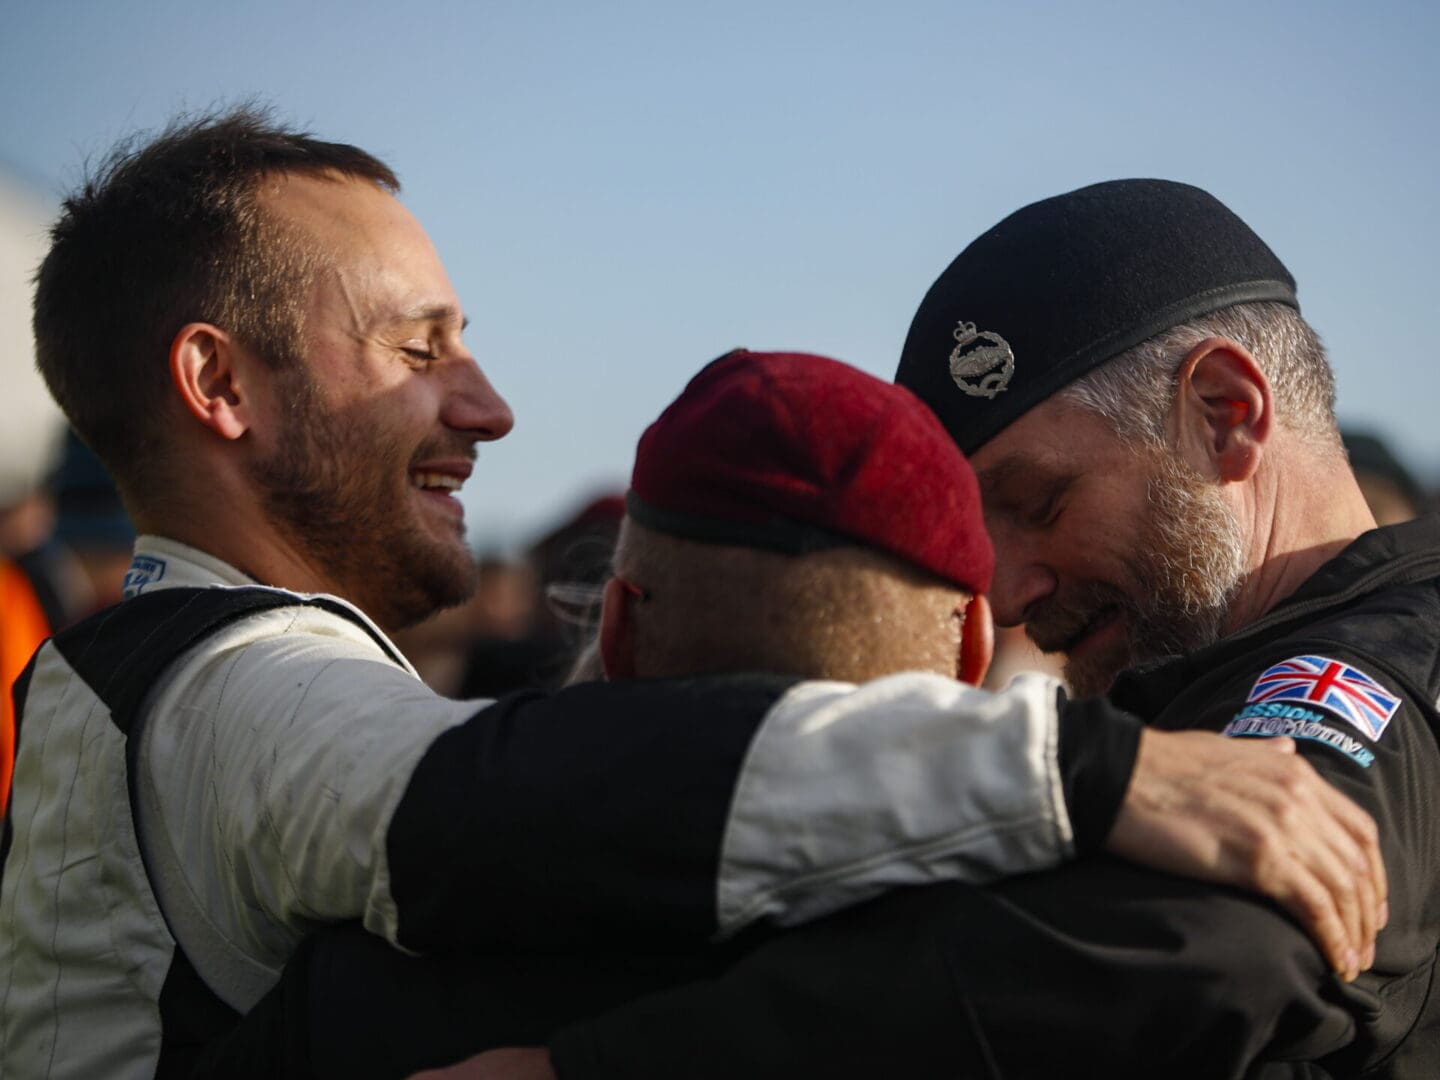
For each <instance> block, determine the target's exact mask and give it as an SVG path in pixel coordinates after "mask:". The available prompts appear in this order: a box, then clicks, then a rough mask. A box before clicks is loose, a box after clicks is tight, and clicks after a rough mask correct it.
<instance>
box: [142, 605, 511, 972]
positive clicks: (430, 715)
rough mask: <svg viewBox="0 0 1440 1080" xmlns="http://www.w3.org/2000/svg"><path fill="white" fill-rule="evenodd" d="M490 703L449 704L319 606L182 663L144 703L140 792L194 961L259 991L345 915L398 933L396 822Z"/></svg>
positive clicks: (264, 618)
mask: <svg viewBox="0 0 1440 1080" xmlns="http://www.w3.org/2000/svg"><path fill="white" fill-rule="evenodd" d="M484 704H485V703H484V702H475V701H470V702H457V701H451V700H448V699H446V698H442V697H440V696H439V695H437V694H435V693H434V692H433V691H431V690H430V689H428V688H427V687H426V686H425V685H424V684H423V683H421V682H420V680H419V679H417V678H416V677H415V676H414V675H413V674H411V673H410V672H408V671H406V670H405V669H403V668H401V667H398V666H396V665H394V664H392V663H390V662H389V661H388V659H386V658H385V657H384V656H383V655H382V654H380V653H379V651H378V650H377V649H376V648H375V646H374V645H373V643H371V642H370V641H369V639H368V638H366V637H365V636H364V635H363V633H362V632H361V631H359V630H358V629H353V630H352V628H350V627H349V625H348V624H346V623H345V622H344V621H343V620H341V619H339V618H337V617H334V616H329V615H327V614H325V613H323V612H316V611H314V610H313V609H288V608H287V609H279V610H277V611H273V612H267V613H265V614H263V615H260V616H256V617H252V618H248V619H246V620H244V621H243V622H241V623H239V624H237V625H236V626H235V627H234V628H231V629H227V630H226V631H224V632H222V633H221V634H218V635H216V637H215V638H214V639H212V640H210V641H207V642H206V643H204V644H203V645H202V646H200V648H199V650H198V652H197V653H195V654H192V655H191V656H188V657H186V658H184V659H182V660H181V661H180V662H179V664H178V665H177V669H176V674H175V675H173V676H172V677H171V678H170V679H168V681H167V682H166V683H165V684H164V685H163V686H162V688H161V689H160V690H159V691H158V692H157V694H156V695H155V697H154V698H153V699H152V702H151V704H150V705H149V707H148V708H147V718H146V721H145V727H144V734H143V739H142V744H141V745H142V764H143V767H142V777H143V781H142V782H143V787H142V792H143V794H142V798H143V799H144V800H145V801H146V802H147V803H149V804H150V805H149V806H147V807H145V810H146V812H145V818H146V821H145V825H146V829H145V832H146V840H145V842H146V849H147V853H148V855H147V857H148V858H149V859H151V860H152V861H153V862H154V863H155V864H157V865H158V866H161V867H162V868H163V867H168V868H169V870H168V872H162V873H161V874H160V875H158V876H159V877H160V878H161V880H159V881H157V882H156V887H157V893H159V894H160V899H161V903H162V906H163V907H164V908H165V910H166V911H167V913H168V914H170V915H171V916H172V918H173V917H174V916H175V914H176V913H177V912H178V913H183V914H182V918H183V919H184V922H185V926H187V927H190V928H191V932H190V933H189V934H186V933H183V932H182V933H181V934H180V936H181V937H182V938H184V939H185V941H184V943H185V945H186V947H187V951H192V952H197V953H199V954H200V956H198V957H192V958H193V959H196V960H197V967H198V966H201V961H203V959H204V957H205V956H206V954H213V955H214V956H215V957H217V958H218V959H217V962H216V965H215V966H216V967H219V968H221V969H235V970H239V969H243V968H246V967H253V968H256V972H255V974H254V977H253V978H251V979H250V980H249V981H248V982H247V983H246V985H247V986H254V985H260V984H261V983H263V982H264V979H263V978H261V977H260V974H259V972H260V971H261V970H263V969H269V970H270V971H271V972H272V974H273V973H275V972H278V970H279V967H280V966H281V965H282V964H283V963H284V960H285V958H286V957H287V956H288V955H289V953H290V952H291V951H292V950H293V948H294V947H295V945H296V943H297V942H298V941H299V939H300V938H301V937H302V936H304V934H306V933H307V932H309V931H310V930H311V929H313V928H314V927H315V926H316V925H318V924H320V923H328V922H335V921H339V920H345V919H356V918H363V920H364V922H365V924H366V925H367V926H368V927H369V928H370V929H371V930H372V931H374V932H376V933H379V934H383V935H385V936H387V937H390V938H391V939H392V940H393V939H394V936H395V931H396V921H397V916H396V910H395V903H394V900H393V898H392V896H391V894H390V881H389V872H388V865H387V854H386V847H385V845H386V836H387V831H388V826H389V822H390V818H391V816H392V815H393V813H394V810H395V806H396V804H397V803H398V802H399V800H400V798H401V796H402V795H403V794H404V792H405V789H406V786H407V785H408V783H409V779H410V775H411V773H412V772H413V771H414V768H415V766H416V763H417V762H418V761H419V759H420V758H421V757H422V756H423V755H424V753H425V751H426V750H427V749H428V748H429V746H430V744H431V743H432V742H433V741H434V740H435V738H436V737H438V736H439V735H440V734H441V733H442V732H444V731H446V730H448V729H449V728H450V727H452V726H453V725H455V724H458V723H461V722H463V721H464V720H465V719H467V718H468V717H470V716H473V715H474V714H475V713H476V711H477V710H479V709H480V708H482V707H483V706H484ZM177 929H180V930H183V927H182V928H177ZM202 970H204V969H203V967H202ZM212 970H214V969H213V968H212ZM207 974H208V973H207ZM220 981H225V979H224V978H223V977H221V978H220Z"/></svg>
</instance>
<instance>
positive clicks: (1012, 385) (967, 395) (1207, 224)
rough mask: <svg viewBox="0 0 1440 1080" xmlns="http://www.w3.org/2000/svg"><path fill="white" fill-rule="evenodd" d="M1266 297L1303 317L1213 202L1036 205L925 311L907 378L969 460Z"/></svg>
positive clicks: (1282, 275)
mask: <svg viewBox="0 0 1440 1080" xmlns="http://www.w3.org/2000/svg"><path fill="white" fill-rule="evenodd" d="M1265 300H1270V301H1278V302H1280V303H1282V304H1289V305H1290V306H1291V307H1295V308H1299V306H1300V304H1299V301H1297V300H1296V298H1295V280H1294V279H1293V278H1292V277H1291V276H1290V272H1289V271H1288V270H1286V269H1285V267H1284V265H1283V264H1282V263H1281V262H1280V260H1279V259H1277V258H1276V257H1275V253H1274V252H1272V251H1271V250H1270V249H1269V248H1268V247H1266V246H1265V242H1264V241H1263V240H1261V239H1260V237H1258V236H1256V235H1255V233H1254V232H1252V231H1251V229H1250V227H1249V226H1248V225H1246V224H1245V223H1244V222H1243V221H1241V220H1240V219H1239V218H1238V217H1236V216H1235V215H1234V214H1233V213H1232V212H1231V211H1230V210H1229V209H1227V208H1226V207H1225V206H1224V205H1223V204H1222V203H1221V202H1220V201H1219V200H1218V199H1216V198H1215V197H1214V196H1213V195H1210V194H1209V193H1208V192H1204V191H1201V190H1200V189H1199V188H1196V187H1191V186H1190V185H1189V184H1177V183H1175V182H1173V181H1170V180H1111V181H1108V182H1106V183H1103V184H1093V185H1091V186H1090V187H1084V188H1080V189H1079V190H1078V191H1072V192H1069V193H1068V194H1065V195H1057V196H1055V197H1054V198H1051V199H1043V200H1041V201H1040V202H1037V203H1031V204H1030V205H1029V206H1026V207H1023V208H1022V209H1020V210H1017V211H1015V213H1013V214H1011V215H1010V216H1009V217H1007V218H1006V219H1005V220H1004V221H1002V222H1000V224H998V225H996V226H995V227H994V228H993V229H991V230H990V231H989V232H986V233H984V234H983V235H981V236H980V237H979V238H977V239H976V240H975V241H974V242H973V243H971V244H970V246H969V247H967V248H966V249H965V250H964V251H962V252H961V253H960V254H959V255H958V256H957V257H956V259H955V261H954V262H952V263H951V264H950V265H949V267H947V268H946V270H945V272H944V273H943V274H941V275H940V277H939V278H938V279H937V280H936V282H935V284H934V285H932V286H930V291H929V292H928V293H926V294H925V299H924V300H922V301H921V302H920V309H919V310H918V311H917V312H916V313H915V318H914V321H912V322H911V324H910V334H909V336H908V337H907V338H906V339H905V350H904V352H903V353H902V354H901V356H900V369H899V371H897V372H896V374H895V381H896V382H898V383H900V384H901V385H902V386H905V387H908V388H909V389H910V390H913V391H914V392H915V393H916V394H917V395H919V397H920V398H922V399H923V400H924V401H925V403H926V404H927V405H929V406H930V408H931V409H933V410H934V411H935V413H936V414H937V415H938V416H939V417H940V419H941V421H942V422H943V423H944V424H945V427H946V429H947V430H948V431H949V432H950V435H951V437H952V438H953V439H954V440H955V441H956V442H957V443H959V444H960V448H961V449H962V450H964V451H965V452H966V453H967V454H968V453H972V452H973V451H975V450H976V449H978V448H979V447H980V446H982V445H983V444H984V443H985V442H987V441H988V440H989V439H991V438H993V437H994V436H995V435H997V434H999V433H1000V431H1001V430H1002V429H1004V428H1005V427H1006V426H1008V425H1009V424H1011V423H1012V422H1014V421H1015V420H1018V419H1019V418H1020V416H1021V415H1022V414H1024V413H1025V412H1027V411H1028V410H1030V409H1031V408H1033V407H1034V406H1036V405H1038V404H1040V402H1042V401H1044V400H1045V399H1046V398H1048V397H1050V395H1052V394H1054V393H1055V392H1056V391H1057V390H1059V389H1061V388H1062V387H1064V386H1067V385H1068V384H1069V383H1071V382H1072V381H1074V380H1075V379H1077V378H1079V377H1080V376H1081V375H1084V374H1085V373H1086V372H1087V371H1089V370H1090V369H1092V368H1094V367H1095V366H1097V365H1098V364H1101V363H1103V362H1104V361H1106V360H1108V359H1110V358H1111V357H1112V356H1116V355H1118V354H1119V353H1122V352H1124V351H1125V350H1126V349H1128V348H1130V347H1131V346H1133V345H1138V344H1139V343H1140V342H1142V341H1144V340H1146V339H1147V338H1151V337H1154V336H1155V335H1156V334H1158V333H1161V332H1162V331H1165V330H1168V329H1170V328H1171V327H1173V326H1177V325H1179V324H1180V323H1183V322H1186V321H1187V320H1189V319H1193V318H1196V317H1197V316H1200V315H1204V314H1206V313H1208V312H1211V311H1216V310H1219V309H1220V308H1225V307H1231V306H1232V305H1235V304H1247V303H1252V302H1256V301H1265Z"/></svg>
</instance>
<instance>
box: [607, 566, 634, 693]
mask: <svg viewBox="0 0 1440 1080" xmlns="http://www.w3.org/2000/svg"><path fill="white" fill-rule="evenodd" d="M634 599H635V587H634V586H633V585H631V584H630V583H629V582H628V581H623V580H621V579H620V578H618V577H612V578H611V579H610V580H609V581H607V582H606V583H605V599H604V601H603V603H602V605H601V607H600V663H601V665H602V666H603V667H604V668H605V677H606V678H607V679H633V678H634V677H635V620H634V612H633V611H632V610H631V607H630V605H631V603H632V602H633V601H634Z"/></svg>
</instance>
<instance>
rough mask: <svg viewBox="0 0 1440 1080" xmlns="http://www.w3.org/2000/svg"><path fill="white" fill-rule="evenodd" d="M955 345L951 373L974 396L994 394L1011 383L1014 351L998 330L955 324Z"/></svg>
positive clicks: (951, 360) (951, 354) (991, 395)
mask: <svg viewBox="0 0 1440 1080" xmlns="http://www.w3.org/2000/svg"><path fill="white" fill-rule="evenodd" d="M954 333H955V348H953V349H951V350H950V377H951V378H952V379H954V380H955V385H956V386H958V387H959V388H960V389H961V390H963V391H965V393H967V394H969V395H970V396H971V397H983V398H993V397H994V396H995V395H996V394H998V393H1000V392H1001V391H1002V390H1004V389H1005V388H1006V387H1007V386H1009V385H1010V376H1012V375H1014V374H1015V353H1014V351H1013V350H1012V349H1011V348H1010V343H1009V342H1008V341H1006V340H1005V339H1004V338H1002V337H1001V336H1000V335H999V334H993V333H991V332H990V331H988V330H979V331H977V330H976V329H975V324H974V323H970V322H962V323H961V324H960V325H959V326H957V327H955V331H954Z"/></svg>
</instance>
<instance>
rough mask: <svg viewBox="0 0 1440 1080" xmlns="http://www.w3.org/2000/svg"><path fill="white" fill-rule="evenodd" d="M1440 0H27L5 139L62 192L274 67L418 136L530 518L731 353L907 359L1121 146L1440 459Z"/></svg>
mask: <svg viewBox="0 0 1440 1080" xmlns="http://www.w3.org/2000/svg"><path fill="white" fill-rule="evenodd" d="M1437 11H1440V5H1435V4H1433V3H1421V2H1404V3H1383V2H1382V3H1374V4H1368V5H1359V4H1355V3H1338V2H1328V0H1318V2H1313V3H1293V2H1264V0H1250V2H1248V3H1244V4H1240V3H1212V4H1195V3H1184V4H1171V3H1164V2H1155V0H1151V2H1146V3H1105V2H1103V0H1099V2H1092V3H1087V4H1074V3H1068V4H1061V3H1052V4H1034V3H1023V2H1016V3H1006V4H967V3H956V2H951V3H939V2H910V3H907V2H905V0H890V2H889V3H879V2H874V3H869V2H866V3H855V2H851V3H846V2H843V0H832V2H828V3H818V2H810V3H785V2H783V0H768V2H763V3H761V2H751V0H731V2H727V3H709V4H687V3H681V2H676V0H669V2H660V0H656V2H624V0H619V2H613V3H605V4H598V3H579V2H556V3H549V4H540V3H520V2H484V0H477V2H473V3H461V2H458V0H432V2H431V3H428V4H423V5H400V4H396V3H384V4H379V3H375V4H369V3H360V2H356V3H340V2H335V0H332V2H326V3H308V4H307V3H304V2H299V0H291V2H288V3H279V2H272V0H259V2H243V0H229V2H225V3H215V2H212V0H184V2H178V0H144V2H139V0H105V2H98V0H50V2H47V3H24V2H21V0H7V2H5V3H4V5H3V9H0V12H3V13H0V102H3V106H4V107H3V109H0V165H4V166H8V167H10V168H11V169H13V170H15V171H17V172H18V174H19V175H20V176H21V177H22V178H25V179H28V180H29V181H31V182H32V183H33V184H35V185H36V186H38V187H39V188H40V190H41V191H42V193H44V194H47V195H49V196H51V197H52V198H53V197H55V196H56V195H57V193H58V192H60V191H61V190H63V188H64V187H65V186H66V185H67V184H69V183H72V182H73V181H74V180H75V179H76V178H77V177H78V176H79V175H80V166H81V163H82V162H83V161H84V159H85V158H86V157H87V156H89V157H95V156H98V155H99V154H101V153H103V152H104V150H105V149H106V148H107V147H108V146H109V145H110V143H111V142H112V141H114V140H115V139H117V138H118V137H120V136H122V135H125V134H126V133H128V132H130V131H132V130H134V129H136V128H153V127H156V126H157V125H160V124H163V123H164V121H165V120H166V119H167V118H168V117H169V116H170V115H171V114H172V113H174V112H175V111H177V110H180V109H184V108H192V109H193V108H203V107H206V106H208V105H210V104H212V103H215V102H225V101H232V100H236V99H238V98H241V97H245V96H251V95H258V96H260V97H262V98H264V99H267V100H269V101H271V102H273V103H274V104H275V105H276V107H277V108H278V109H279V111H280V113H281V114H282V115H283V116H284V117H286V118H288V119H290V120H292V121H295V122H298V123H300V124H303V125H306V126H309V127H311V128H312V129H313V130H315V131H316V132H317V133H319V134H321V135H323V136H325V137H328V138H334V139H341V140H346V141H351V142H356V143H359V144H360V145H362V146H364V147H366V148H367V149H369V150H372V151H374V152H376V153H379V154H380V155H382V156H383V157H385V158H386V159H387V160H389V161H390V162H391V163H392V164H393V165H394V166H395V167H396V168H397V170H398V171H399V173H400V175H401V179H402V181H403V182H404V184H405V195H404V197H405V199H406V201H407V203H408V204H409V205H410V207H411V208H412V209H413V210H414V211H415V213H416V214H417V215H418V216H419V217H420V219H421V221H422V222H424V223H425V225H426V226H427V228H429V230H430V232H431V234H432V235H433V236H434V237H435V238H436V242H437V244H438V246H439V248H440V252H441V255H442V256H443V257H444V259H445V261H446V263H447V264H448V266H449V269H450V272H451V276H452V278H453V279H454V281H455V284H456V287H457V288H458V290H459V292H460V295H461V297H462V299H463V300H464V301H465V304H466V307H467V309H468V311H469V313H470V316H471V318H472V320H473V325H472V328H471V331H470V333H469V340H470V342H471V345H472V347H473V348H474V349H475V351H476V352H477V354H478V355H479V356H480V357H481V360H482V363H483V364H484V366H485V367H486V369H487V370H488V372H489V373H490V375H491V377H492V379H493V380H494V382H495V383H496V384H497V386H498V387H499V388H500V389H501V390H502V392H504V393H505V394H506V395H507V397H508V398H509V399H510V401H511V404H512V405H513V406H514V408H515V411H516V414H517V418H518V422H517V425H516V429H515V432H514V434H513V435H512V436H511V437H510V438H507V439H506V440H504V441H503V442H501V443H497V444H495V445H493V446H491V447H488V448H487V449H485V450H484V452H483V453H482V456H481V463H480V467H479V469H478V471H477V473H476V475H475V477H474V478H473V479H472V480H471V481H470V484H469V485H468V486H467V495H466V501H467V505H468V508H469V519H470V522H471V530H472V535H473V536H474V537H475V538H476V539H477V540H480V541H487V540H494V539H500V540H505V541H511V542H513V541H516V540H520V539H523V538H525V537H526V536H527V535H529V534H531V533H533V532H534V531H535V530H537V529H539V528H541V527H543V526H544V525H546V524H548V523H549V521H550V520H551V519H552V518H553V517H554V516H556V515H558V514H559V513H561V512H562V511H563V510H565V509H568V508H570V507H571V506H573V505H574V504H575V503H576V502H578V501H579V500H580V499H582V498H583V497H584V495H585V494H586V493H587V492H588V491H590V490H591V489H592V488H596V487H600V486H603V485H606V484H611V485H616V486H619V485H621V484H623V481H624V478H625V476H626V474H627V472H628V467H629V456H630V452H631V449H632V448H633V445H634V441H635V439H636V437H637V436H638V435H639V433H640V431H641V430H642V429H643V427H644V425H645V424H646V423H647V422H648V421H649V420H650V419H652V418H653V417H654V416H655V414H656V413H657V412H658V411H659V410H660V409H661V408H662V407H663V406H664V404H665V403H666V402H667V401H669V400H670V399H671V398H672V397H673V396H674V395H675V394H676V393H678V391H679V390H680V388H681V386H682V385H683V384H684V382H685V380H686V379H687V378H688V377H689V376H690V375H691V374H692V373H693V372H694V371H695V370H696V369H697V368H698V367H699V366H700V365H701V363H703V362H704V361H705V360H707V359H709V358H711V357H713V356H715V355H717V354H719V353H721V352H723V351H725V350H726V349H728V348H730V347H732V346H736V345H746V346H749V347H751V348H802V349H808V350H813V351H819V352H825V353H829V354H831V355H834V356H837V357H839V358H841V359H845V360H849V361H851V362H853V363H856V364H858V365H860V366H861V367H864V368H866V369H867V370H870V371H873V372H875V373H877V374H881V375H884V376H886V377H888V376H890V375H891V374H892V373H893V371H894V366H895V360H896V358H897V356H898V353H899V349H900V345H901V343H902V341H903V339H904V335H905V330H906V327H907V326H908V324H909V320H910V316H911V314H912V313H913V310H914V307H915V305H916V303H917V302H918V300H919V298H920V296H921V295H922V294H923V293H924V291H925V289H926V288H927V287H928V286H929V284H930V282H931V280H932V279H933V278H934V277H935V275H936V274H937V273H939V271H940V270H941V269H942V268H943V267H944V266H945V264H946V263H947V262H948V261H949V260H950V259H951V258H952V257H953V256H954V255H955V253H956V252H958V251H959V250H960V248H961V247H963V246H964V245H965V244H966V243H968V242H969V241H970V240H971V239H972V238H973V237H974V236H975V235H976V234H977V233H979V232H981V231H983V230H984V229H985V228H987V227H989V226H990V225H991V224H993V223H994V222H995V221H996V220H998V219H999V218H1000V217H1002V216H1003V215H1005V214H1006V213H1008V212H1010V211H1011V210H1013V209H1015V208H1016V207H1018V206H1020V205H1022V204H1024V203H1026V202H1029V201H1032V200H1033V199H1036V198H1040V197H1043V196H1046V195H1051V194H1055V193H1057V192H1060V191H1064V190H1068V189H1070V188H1073V187H1077V186H1079V185H1081V184H1085V183H1090V182H1092V181H1096V180H1101V179H1107V178H1112V177H1118V176H1139V175H1146V176H1163V177H1170V178H1174V179H1180V180H1186V181H1189V182H1192V183H1196V184H1199V185H1200V186H1202V187H1205V188H1208V189H1209V190H1211V191H1212V192H1214V193H1215V194H1217V195H1218V196H1219V197H1220V198H1221V199H1223V200H1224V201H1225V202H1227V203H1228V204H1229V205H1230V206H1231V207H1232V208H1233V209H1235V210H1236V211H1237V212H1238V213H1240V215H1241V216H1242V217H1244V218H1245V219H1246V220H1248V221H1249V222H1250V223H1251V224H1252V225H1253V226H1254V227H1255V228H1256V229H1257V231H1259V232H1260V234H1261V235H1262V236H1264V237H1265V238H1266V240H1267V241H1268V242H1269V243H1270V245H1271V246H1272V247H1273V248H1274V249H1275V250H1276V252H1277V253H1278V254H1279V255H1280V257H1281V258H1282V259H1284V260H1285V262H1286V263H1287V264H1288V265H1289V267H1290V269H1291V270H1292V272H1293V273H1294V274H1295V277H1296V278H1297V279H1298V281H1299V283H1300V296H1301V300H1302V302H1303V304H1304V307H1305V312H1306V314H1307V316H1308V317H1309V318H1310V320H1311V322H1312V323H1314V324H1315V325H1316V327H1317V328H1318V329H1319V330H1320V332H1321V334H1322V335H1323V336H1324V337H1325V339H1326V341H1327V343H1328V344H1329V346H1330V348H1331V351H1332V356H1333V358H1334V361H1335V365H1336V369H1337V371H1338V373H1339V380H1340V403H1341V414H1342V418H1343V419H1346V420H1350V421H1352V422H1356V423H1363V424H1365V425H1369V426H1372V427H1376V428H1380V429H1382V430H1383V431H1385V432H1387V433H1389V434H1390V435H1391V436H1392V438H1393V440H1394V442H1395V444H1396V446H1397V448H1398V449H1399V451H1400V452H1401V454H1402V456H1403V457H1404V458H1405V459H1406V460H1407V461H1408V462H1409V463H1410V464H1411V465H1412V466H1413V467H1415V468H1416V469H1417V470H1418V471H1420V472H1421V473H1422V475H1424V476H1425V477H1427V478H1429V479H1432V480H1437V479H1440V422H1437V420H1436V419H1435V416H1434V413H1435V410H1436V408H1437V405H1440V361H1437V359H1436V357H1435V356H1434V355H1433V353H1432V348H1431V335H1430V334H1429V332H1428V331H1427V330H1426V329H1425V327H1427V326H1430V325H1432V324H1433V322H1434V314H1435V312H1436V310H1437V304H1436V299H1435V296H1436V293H1437V290H1440V271H1437V269H1436V266H1437V251H1440V210H1437V203H1440V199H1437V183H1436V178H1437V177H1440V139H1437V123H1436V116H1437V111H1440V110H1437V106H1440V15H1437Z"/></svg>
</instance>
